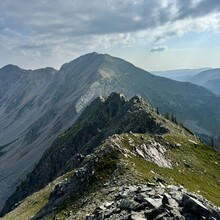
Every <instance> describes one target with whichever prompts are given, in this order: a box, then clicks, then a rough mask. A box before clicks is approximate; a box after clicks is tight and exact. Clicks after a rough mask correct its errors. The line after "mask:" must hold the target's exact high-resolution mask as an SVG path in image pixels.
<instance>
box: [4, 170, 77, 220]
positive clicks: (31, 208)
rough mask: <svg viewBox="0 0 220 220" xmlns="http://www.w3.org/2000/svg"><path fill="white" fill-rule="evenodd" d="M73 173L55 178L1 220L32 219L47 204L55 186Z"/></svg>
mask: <svg viewBox="0 0 220 220" xmlns="http://www.w3.org/2000/svg"><path fill="white" fill-rule="evenodd" d="M74 173H75V171H71V172H68V173H66V174H65V175H63V176H61V177H59V178H57V179H56V180H54V181H53V182H52V183H49V184H48V185H47V186H46V187H45V188H43V189H42V190H39V191H38V192H36V193H34V194H32V195H31V196H28V197H27V198H26V199H25V200H23V201H22V202H21V203H20V204H19V205H18V207H17V208H16V209H14V210H13V211H11V212H10V213H8V214H6V215H5V216H4V217H3V218H0V219H2V220H12V219H13V220H21V219H22V220H30V219H31V218H33V217H34V216H35V215H36V214H37V213H38V212H39V211H40V210H41V209H42V208H43V207H44V206H45V205H46V204H47V202H48V200H49V196H50V194H51V192H52V191H53V190H54V188H55V186H56V185H57V184H58V183H60V182H62V181H64V180H65V179H66V178H67V179H68V178H70V177H71V176H72V175H73V174H74Z"/></svg>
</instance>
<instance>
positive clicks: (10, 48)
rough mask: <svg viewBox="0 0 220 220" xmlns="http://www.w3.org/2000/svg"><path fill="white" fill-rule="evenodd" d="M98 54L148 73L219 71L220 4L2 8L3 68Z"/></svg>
mask: <svg viewBox="0 0 220 220" xmlns="http://www.w3.org/2000/svg"><path fill="white" fill-rule="evenodd" d="M93 51H96V52H98V53H108V54H110V55H112V56H116V57H120V58H122V59H125V60H127V61H129V62H131V63H133V64H135V65H136V66H138V67H141V68H143V69H145V70H148V71H153V70H171V69H183V68H202V67H220V0H92V1H91V0H52V1H51V0H37V1H35V0H19V1H18V0H1V1H0V67H3V66H5V65H7V64H15V65H18V66H20V67H21V68H25V69H37V68H42V67H47V66H51V67H54V68H56V69H59V68H60V67H61V65H62V64H64V63H66V62H69V61H71V60H73V59H75V58H77V57H78V56H80V55H83V54H86V53H90V52H93Z"/></svg>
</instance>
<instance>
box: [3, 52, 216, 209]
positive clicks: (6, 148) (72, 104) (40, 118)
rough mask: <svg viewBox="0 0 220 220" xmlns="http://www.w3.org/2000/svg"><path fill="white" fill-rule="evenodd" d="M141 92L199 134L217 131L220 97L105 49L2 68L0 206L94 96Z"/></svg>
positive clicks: (155, 104) (205, 134)
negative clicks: (40, 65) (53, 63)
mask: <svg viewBox="0 0 220 220" xmlns="http://www.w3.org/2000/svg"><path fill="white" fill-rule="evenodd" d="M113 91H114V92H120V93H123V94H125V95H126V96H128V97H132V96H133V95H136V94H140V95H141V96H142V97H143V98H145V99H146V100H148V102H149V103H150V104H151V105H152V106H154V107H157V108H158V109H159V111H160V113H161V114H164V113H166V112H169V114H170V115H171V114H172V115H175V117H177V119H178V120H180V121H182V122H183V123H184V125H186V126H189V128H190V129H192V130H193V131H195V132H196V133H197V134H199V135H201V136H203V137H206V138H207V137H209V136H211V135H214V136H215V137H218V136H219V127H220V98H219V97H218V96H216V95H214V94H213V93H211V92H209V91H208V90H207V89H204V88H202V87H201V86H197V85H193V84H191V83H182V82H177V81H174V80H170V79H166V78H163V77H158V76H154V75H152V74H150V73H149V72H146V71H144V70H142V69H140V68H138V67H135V66H134V65H132V64H130V63H128V62H126V61H124V60H122V59H119V58H115V57H112V56H110V55H107V54H97V53H91V54H86V55H83V56H81V57H79V58H77V59H75V60H73V61H71V62H70V63H66V64H64V65H63V66H62V67H61V69H60V70H59V71H57V70H55V69H53V68H45V69H39V70H34V71H32V70H23V69H21V68H19V67H17V66H14V65H8V66H5V67H3V68H1V69H0V208H1V207H2V206H3V204H4V202H5V201H6V199H7V198H8V196H9V195H10V194H11V193H12V192H13V191H14V190H15V189H16V187H17V185H18V184H19V183H20V182H21V181H22V180H23V179H24V178H25V177H26V175H27V173H28V172H29V171H30V170H32V169H33V168H34V167H35V164H36V163H37V162H38V161H39V160H40V159H41V158H42V155H43V153H44V151H45V150H46V149H48V147H49V146H50V145H51V144H52V143H53V141H54V140H55V138H56V137H57V136H58V135H60V134H61V133H63V132H64V131H65V130H66V129H67V128H69V127H70V126H71V125H72V124H73V123H74V122H75V121H76V119H77V118H78V117H79V115H80V113H81V112H82V111H83V110H84V109H85V108H86V106H88V105H89V104H90V102H91V101H92V100H93V99H95V98H96V97H98V96H107V95H109V94H110V93H112V92H113Z"/></svg>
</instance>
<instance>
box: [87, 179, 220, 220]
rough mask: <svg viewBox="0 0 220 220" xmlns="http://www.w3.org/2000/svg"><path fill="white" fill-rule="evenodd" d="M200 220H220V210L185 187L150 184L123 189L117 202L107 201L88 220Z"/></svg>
mask: <svg viewBox="0 0 220 220" xmlns="http://www.w3.org/2000/svg"><path fill="white" fill-rule="evenodd" d="M103 219H106V220H107V219H109V220H110V219H111V220H113V219H117V220H144V219H154V220H171V219H172V220H185V219H186V220H187V219H188V220H199V219H210V220H211V219H212V220H219V219H220V207H216V206H214V205H212V204H211V203H210V202H208V201H207V200H205V199H204V198H203V197H202V196H199V195H197V194H193V193H189V192H187V190H186V189H185V188H183V187H182V186H179V187H177V186H173V185H163V184H161V183H159V184H154V183H147V184H146V185H126V186H121V187H120V190H119V192H118V193H117V194H116V195H115V197H114V200H106V202H104V203H103V204H102V205H100V206H98V207H96V208H95V210H94V211H93V213H92V214H89V215H88V216H87V217H86V220H103Z"/></svg>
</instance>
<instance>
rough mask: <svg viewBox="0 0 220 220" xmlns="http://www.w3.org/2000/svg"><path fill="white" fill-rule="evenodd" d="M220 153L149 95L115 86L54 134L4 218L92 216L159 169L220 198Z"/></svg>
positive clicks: (170, 179) (174, 180)
mask: <svg viewBox="0 0 220 220" xmlns="http://www.w3.org/2000/svg"><path fill="white" fill-rule="evenodd" d="M219 158H220V157H219V154H218V153H217V152H214V151H213V150H211V149H208V148H207V147H206V146H204V144H202V143H201V142H200V141H199V140H198V139H197V138H196V137H195V136H194V135H192V134H191V133H189V132H188V131H187V130H185V128H183V127H181V126H180V125H178V124H174V123H172V122H171V121H169V120H167V119H165V118H163V117H161V116H160V115H158V114H157V113H156V110H155V109H153V108H152V107H151V106H150V105H149V104H148V103H147V102H146V101H144V100H143V99H142V98H140V97H137V96H136V97H133V98H132V99H130V100H126V99H125V98H124V97H123V96H122V95H119V94H116V93H113V94H111V95H110V96H109V97H108V98H97V99H95V100H94V101H93V102H92V103H91V105H90V106H89V107H87V108H86V109H85V110H84V112H83V113H82V114H81V116H80V117H79V118H78V120H77V121H76V123H75V124H74V125H73V126H72V127H70V128H69V129H68V130H67V131H66V132H65V133H64V134H62V135H60V136H59V137H58V138H57V139H56V140H55V141H54V143H53V144H52V145H51V147H50V148H48V150H47V151H46V152H45V153H44V155H43V157H42V159H41V160H40V161H39V163H38V164H37V165H36V167H35V169H34V170H33V172H32V173H30V174H29V175H28V177H27V179H26V181H24V182H23V183H22V184H21V185H20V186H19V187H18V188H17V191H16V193H14V194H13V196H12V197H11V198H10V199H9V200H8V201H7V203H6V205H5V208H4V212H8V211H9V210H10V209H11V208H12V207H13V205H14V204H15V203H17V202H18V201H20V202H19V203H17V204H16V206H15V207H14V208H16V207H17V208H16V209H15V210H14V211H12V212H11V213H9V214H8V215H6V216H5V218H3V219H10V218H11V219H16V218H18V219H19V218H21V216H22V219H54V218H55V219H72V218H74V219H85V217H86V215H87V214H89V213H90V214H91V212H92V211H93V209H94V208H95V206H96V205H100V204H102V202H103V199H105V197H106V196H107V197H108V199H110V198H111V199H113V198H114V195H115V193H117V190H119V189H120V187H122V186H124V185H127V184H131V185H132V184H133V185H137V184H139V185H138V186H140V184H144V183H146V179H147V180H148V181H153V178H154V177H157V178H158V177H159V178H158V179H159V180H160V181H163V182H167V183H169V184H173V183H175V184H180V183H181V184H184V186H185V187H186V188H188V189H190V190H195V191H201V193H202V194H203V195H204V196H206V197H207V198H209V199H211V200H212V201H213V202H215V203H216V204H217V205H219V200H218V197H219V196H220V195H219V190H218V181H219V179H220V175H219V172H218V170H219V163H220V159H219ZM204 169H205V170H206V171H204ZM151 185H152V184H151ZM131 189H133V188H131ZM148 190H149V188H148ZM33 192H35V193H34V194H32V193H33ZM31 194H32V195H31ZM28 195H30V196H29V197H27V196H28ZM26 197H27V199H25V200H23V199H24V198H26ZM21 200H23V201H21ZM216 215H217V216H220V215H219V214H217V213H216ZM94 219H96V218H94Z"/></svg>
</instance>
